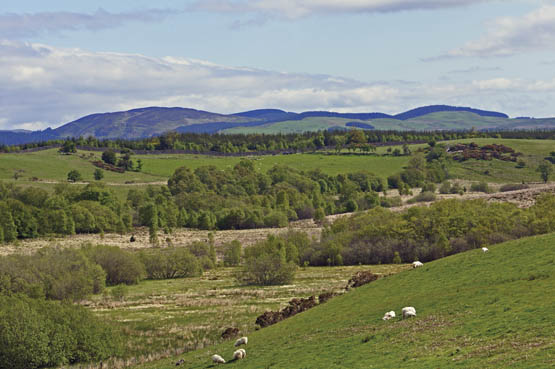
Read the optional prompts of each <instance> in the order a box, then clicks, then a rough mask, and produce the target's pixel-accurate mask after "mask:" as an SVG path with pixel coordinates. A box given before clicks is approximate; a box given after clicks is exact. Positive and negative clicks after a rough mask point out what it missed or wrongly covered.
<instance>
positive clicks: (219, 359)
mask: <svg viewBox="0 0 555 369" xmlns="http://www.w3.org/2000/svg"><path fill="white" fill-rule="evenodd" d="M212 361H213V362H215V363H216V364H225V360H224V358H223V357H221V356H220V355H218V354H215V355H212Z"/></svg>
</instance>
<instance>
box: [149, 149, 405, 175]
mask: <svg viewBox="0 0 555 369" xmlns="http://www.w3.org/2000/svg"><path fill="white" fill-rule="evenodd" d="M141 160H142V161H143V163H144V166H143V172H145V173H149V174H151V175H154V176H165V177H166V178H167V177H169V176H170V175H171V174H172V173H173V172H174V171H175V169H177V168H179V167H181V166H187V167H189V168H192V169H196V168H198V167H200V166H204V165H214V166H216V167H217V168H219V169H226V168H232V167H233V166H234V165H235V164H237V163H238V162H239V161H240V160H241V158H238V157H214V156H203V155H161V156H155V155H152V156H143V157H141ZM253 160H254V161H255V166H256V168H257V169H260V170H262V171H264V172H265V171H267V170H268V169H270V168H272V167H273V166H274V165H276V164H283V165H287V166H290V167H292V168H295V169H299V170H313V169H316V168H319V169H321V170H322V172H324V173H327V174H330V175H336V174H339V173H350V172H355V171H360V170H368V171H370V172H373V173H375V174H377V175H379V176H381V177H383V178H386V177H387V176H390V175H391V174H394V173H397V172H399V171H401V169H402V167H403V166H404V165H406V163H407V162H408V157H406V156H405V157H393V156H387V157H380V156H375V155H325V154H293V155H267V156H258V157H254V158H253Z"/></svg>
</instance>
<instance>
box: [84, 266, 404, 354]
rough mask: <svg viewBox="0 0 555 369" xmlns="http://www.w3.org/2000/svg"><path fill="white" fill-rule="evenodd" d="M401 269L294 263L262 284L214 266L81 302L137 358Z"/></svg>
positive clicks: (245, 327) (210, 337)
mask: <svg viewBox="0 0 555 369" xmlns="http://www.w3.org/2000/svg"><path fill="white" fill-rule="evenodd" d="M407 268H408V266H407V265H376V266H353V267H308V268H300V269H299V270H298V271H297V274H296V277H295V280H294V281H293V283H292V284H290V285H286V286H268V287H258V286H243V285H241V284H239V283H238V282H237V281H236V280H235V277H234V273H236V272H238V271H239V268H218V269H214V270H210V271H207V272H206V273H205V274H204V275H203V276H202V277H198V278H182V279H170V280H157V281H143V282H141V283H140V284H138V285H134V286H129V287H127V289H128V295H127V296H126V297H125V298H124V299H123V300H120V299H118V298H114V297H113V296H112V295H111V293H110V291H113V290H114V288H113V287H111V288H108V289H107V291H106V293H105V294H104V295H103V296H94V297H93V299H92V300H90V301H87V302H85V304H86V305H87V306H89V308H91V309H93V311H95V312H96V314H97V315H99V316H101V317H103V318H105V319H107V320H108V321H112V322H115V324H120V325H121V326H122V327H123V328H124V330H125V333H126V336H127V340H128V348H129V351H130V352H131V353H132V355H133V357H134V358H137V359H138V360H139V361H140V360H144V357H146V356H148V355H150V356H151V357H153V356H154V357H156V356H167V355H168V352H170V351H172V352H174V351H175V350H178V352H182V351H183V350H184V349H185V348H188V349H194V348H200V347H203V346H207V345H212V344H215V343H220V342H223V340H222V339H221V337H220V335H221V333H222V332H223V331H224V330H225V329H226V328H228V327H230V326H233V327H237V328H239V329H240V332H241V334H250V333H251V332H254V331H255V328H256V325H255V321H256V317H257V316H258V315H261V314H262V313H264V312H265V311H267V310H277V309H280V308H283V307H284V306H285V305H287V302H288V301H289V300H291V299H292V298H294V297H296V298H299V297H303V298H304V297H308V296H311V295H318V294H320V293H323V292H327V291H334V292H341V291H342V290H343V288H344V287H345V285H346V284H347V280H348V279H349V278H350V277H351V276H352V275H353V274H355V273H356V272H357V271H360V270H369V269H370V270H372V272H373V273H376V274H379V275H389V274H393V273H397V272H399V271H401V270H406V269H407ZM179 350H181V351H179ZM140 356H143V359H140Z"/></svg>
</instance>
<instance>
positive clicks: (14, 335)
mask: <svg viewBox="0 0 555 369" xmlns="http://www.w3.org/2000/svg"><path fill="white" fill-rule="evenodd" d="M122 342H123V341H122V339H121V335H120V333H119V332H118V331H116V330H115V329H113V328H112V327H110V326H109V325H108V324H106V323H103V322H102V321H100V320H99V319H97V318H96V317H94V316H93V314H92V313H91V312H89V311H88V310H86V309H85V308H83V307H81V306H77V305H72V304H67V303H60V302H54V301H44V300H40V299H30V298H28V297H25V296H21V295H18V296H1V295H0V369H34V368H43V367H55V366H59V365H64V364H72V363H78V362H90V361H99V360H103V359H106V358H108V357H111V356H116V355H121V354H122V348H123V344H122Z"/></svg>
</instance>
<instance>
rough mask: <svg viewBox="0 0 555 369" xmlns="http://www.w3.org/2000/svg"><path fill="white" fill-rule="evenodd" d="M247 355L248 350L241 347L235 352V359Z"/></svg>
mask: <svg viewBox="0 0 555 369" xmlns="http://www.w3.org/2000/svg"><path fill="white" fill-rule="evenodd" d="M246 356H247V352H246V351H245V350H244V349H239V350H237V351H235V352H234V353H233V359H234V360H241V359H244V358H245V357H246Z"/></svg>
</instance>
